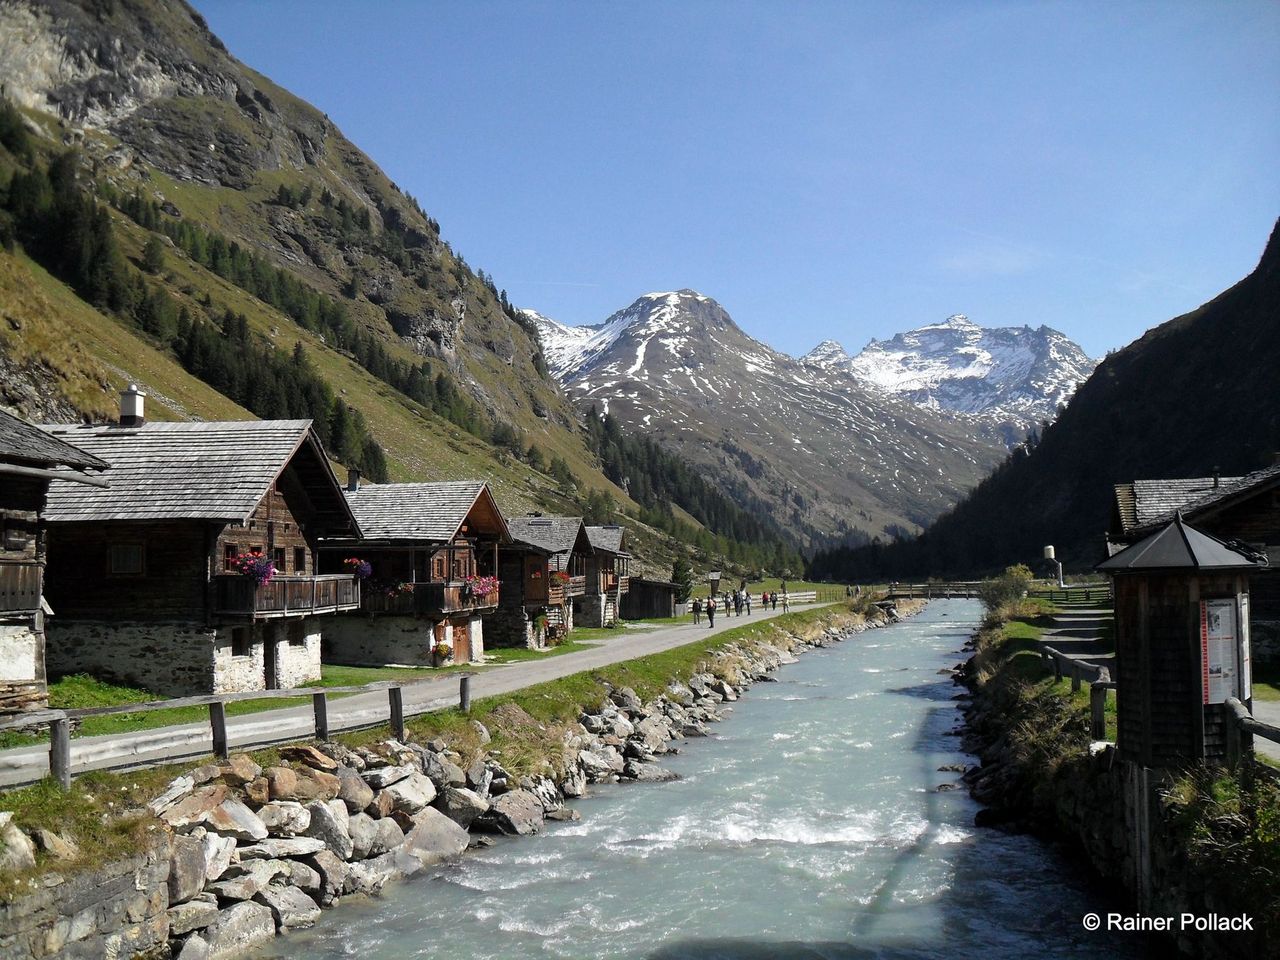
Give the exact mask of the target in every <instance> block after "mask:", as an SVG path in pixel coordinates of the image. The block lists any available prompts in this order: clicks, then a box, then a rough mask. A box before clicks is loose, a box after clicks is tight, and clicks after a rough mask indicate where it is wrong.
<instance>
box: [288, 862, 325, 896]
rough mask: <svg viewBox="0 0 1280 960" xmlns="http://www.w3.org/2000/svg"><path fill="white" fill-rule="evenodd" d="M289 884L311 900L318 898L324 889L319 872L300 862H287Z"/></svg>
mask: <svg viewBox="0 0 1280 960" xmlns="http://www.w3.org/2000/svg"><path fill="white" fill-rule="evenodd" d="M320 852H321V853H327V852H328V851H327V850H322V851H320ZM289 883H291V884H292V885H293V886H295V887H297V888H298V889H299V890H305V891H306V892H307V893H309V894H310V895H311V898H312V899H313V900H318V899H319V898H320V891H321V889H322V888H323V887H324V881H323V880H322V879H321V877H320V873H319V871H318V870H316V869H314V868H313V867H310V866H308V865H307V864H305V863H303V862H302V861H301V860H290V861H289Z"/></svg>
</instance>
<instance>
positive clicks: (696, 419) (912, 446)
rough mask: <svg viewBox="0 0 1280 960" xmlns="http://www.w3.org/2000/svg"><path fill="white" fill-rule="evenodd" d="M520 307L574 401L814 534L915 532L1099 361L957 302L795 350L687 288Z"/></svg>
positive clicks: (827, 537)
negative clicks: (890, 333)
mask: <svg viewBox="0 0 1280 960" xmlns="http://www.w3.org/2000/svg"><path fill="white" fill-rule="evenodd" d="M525 315H526V316H528V317H529V318H530V319H531V320H532V321H533V322H534V323H536V324H537V327H538V330H539V333H540V335H541V338H542V344H543V351H544V353H545V355H546V357H547V364H548V366H549V368H550V369H551V372H552V374H553V375H554V376H555V377H557V378H558V379H559V380H560V382H561V383H562V384H563V385H564V387H565V389H566V390H567V391H568V392H569V394H570V396H571V397H572V398H573V399H574V400H575V401H576V402H577V403H578V405H579V406H580V407H583V408H591V407H595V408H596V409H597V410H599V411H601V412H608V413H609V414H611V415H613V416H614V417H616V418H618V419H620V420H621V421H622V422H623V423H625V424H628V425H632V426H636V427H640V428H643V429H645V430H647V431H649V432H650V433H652V434H653V435H655V436H657V437H659V438H660V439H661V440H662V442H664V443H665V444H667V445H668V446H669V447H671V448H672V449H675V450H677V451H678V452H679V453H680V455H681V456H682V457H684V458H685V459H687V460H690V461H692V462H695V463H698V464H701V465H703V466H704V467H705V468H706V469H707V471H708V472H709V474H710V475H711V476H713V477H714V478H715V480H716V482H717V483H718V484H720V485H721V486H722V487H723V488H724V489H726V490H728V491H730V492H731V493H733V494H734V495H735V496H737V497H739V498H741V499H743V500H744V501H749V502H755V503H763V504H765V505H767V509H768V510H769V511H770V512H771V513H772V514H773V515H774V516H775V517H776V518H779V519H781V520H783V521H784V522H785V523H786V524H787V525H788V526H790V527H791V528H792V529H793V530H799V531H802V532H803V535H804V539H805V542H806V544H808V545H815V544H821V543H823V542H831V541H833V540H843V541H846V542H858V541H860V540H861V541H865V540H867V539H870V538H871V537H875V536H882V535H888V536H891V537H892V536H897V535H901V534H904V533H915V532H918V531H919V530H920V529H922V528H923V527H925V526H927V525H928V523H929V522H930V521H931V520H932V519H934V518H935V517H936V516H938V515H939V514H940V513H942V512H943V511H944V510H946V509H947V508H948V507H950V506H951V505H952V504H954V503H955V502H956V501H957V500H959V499H960V497H961V496H962V495H963V494H964V492H965V491H966V490H968V489H969V488H970V487H972V486H974V485H975V484H976V483H977V482H978V481H979V480H980V479H981V478H982V477H983V476H985V475H986V474H987V473H988V472H989V471H990V469H991V468H992V467H993V466H995V464H996V463H998V462H999V461H1000V460H1002V459H1003V458H1004V457H1005V456H1006V455H1007V454H1008V450H1009V447H1010V446H1012V445H1014V444H1017V443H1019V442H1021V441H1022V440H1023V439H1024V438H1025V437H1026V435H1027V433H1028V432H1029V431H1033V430H1036V429H1038V427H1039V425H1040V423H1041V421H1043V420H1046V419H1052V418H1053V417H1054V416H1055V414H1056V411H1057V408H1058V405H1059V404H1060V403H1063V402H1065V401H1066V400H1067V398H1069V396H1070V394H1071V393H1072V391H1073V390H1074V388H1075V386H1076V385H1077V384H1078V383H1079V382H1081V381H1083V380H1084V379H1086V378H1087V377H1088V375H1089V373H1090V371H1091V370H1092V369H1093V362H1092V361H1090V360H1089V358H1088V357H1086V356H1085V354H1084V352H1083V351H1081V350H1080V348H1079V347H1078V346H1076V345H1075V344H1074V343H1073V342H1071V341H1070V340H1068V339H1067V338H1066V337H1064V336H1063V335H1062V334H1060V333H1057V332H1056V331H1053V330H1050V329H1048V328H1047V327H1041V328H1040V329H1038V330H1032V329H1030V328H1012V329H995V330H987V329H983V328H981V327H979V326H978V325H976V324H974V323H971V322H969V321H968V320H967V319H966V318H964V317H952V318H950V319H949V320H947V321H946V322H945V323H942V324H937V325H933V326H926V327H921V328H919V329H917V330H913V331H910V332H909V333H903V334H899V335H897V336H895V337H893V338H892V339H891V340H887V341H875V340H873V341H871V343H870V344H869V345H868V346H867V348H866V349H865V350H863V351H862V352H861V353H859V354H858V355H857V356H856V357H850V356H849V355H848V354H847V353H846V352H845V351H844V349H843V348H842V347H841V346H840V345H839V344H838V343H835V342H834V341H826V342H824V343H823V344H821V345H819V346H818V347H817V348H815V349H814V350H813V351H812V352H810V353H809V354H807V355H806V356H805V357H804V358H802V359H800V360H796V359H795V358H793V357H790V356H787V355H786V354H783V353H780V352H779V351H777V350H775V349H773V348H771V347H769V346H768V345H767V344H764V343H761V342H760V341H758V340H756V339H754V338H752V337H751V336H749V335H748V334H746V333H745V332H744V331H742V330H741V329H740V328H739V327H738V326H737V325H736V324H735V323H734V322H733V320H732V318H731V317H730V316H729V314H728V313H727V312H726V311H725V309H724V308H723V307H722V306H721V305H720V304H718V303H716V302H715V301H714V300H712V299H711V298H709V297H706V296H704V295H702V294H700V293H697V292H696V291H693V290H679V291H675V292H665V293H650V294H646V295H645V296H642V297H640V298H639V299H638V300H636V301H635V302H634V303H633V304H631V306H629V307H627V308H626V309H625V310H620V311H618V312H617V313H615V314H614V315H613V316H611V317H609V318H608V319H607V320H606V321H605V322H604V323H601V324H598V325H594V326H584V327H572V326H566V325H564V324H561V323H558V322H556V321H554V320H551V319H549V318H547V317H545V316H542V315H541V314H538V313H535V312H533V311H525Z"/></svg>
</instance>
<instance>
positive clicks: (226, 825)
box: [204, 799, 267, 840]
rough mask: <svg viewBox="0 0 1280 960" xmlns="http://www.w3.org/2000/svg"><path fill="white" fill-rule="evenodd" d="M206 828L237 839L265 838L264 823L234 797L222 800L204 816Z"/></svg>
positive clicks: (265, 829)
mask: <svg viewBox="0 0 1280 960" xmlns="http://www.w3.org/2000/svg"><path fill="white" fill-rule="evenodd" d="M204 823H205V825H206V826H208V828H209V829H210V830H212V831H214V832H216V833H220V834H222V835H223V836H224V837H235V838H236V839H237V840H265V839H266V838H267V827H266V824H264V823H263V822H262V820H261V819H260V818H259V817H258V815H257V814H256V813H254V812H253V811H252V810H250V809H249V808H248V807H246V806H245V805H244V804H243V803H241V802H240V801H239V800H236V799H227V800H223V801H222V803H220V804H218V806H216V807H214V808H213V809H212V810H210V811H209V812H208V813H206V814H205V816H204Z"/></svg>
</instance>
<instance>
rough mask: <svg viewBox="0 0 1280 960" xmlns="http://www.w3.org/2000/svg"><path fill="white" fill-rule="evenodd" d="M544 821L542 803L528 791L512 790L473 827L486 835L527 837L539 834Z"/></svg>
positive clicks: (501, 797)
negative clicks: (501, 834)
mask: <svg viewBox="0 0 1280 960" xmlns="http://www.w3.org/2000/svg"><path fill="white" fill-rule="evenodd" d="M542 820H543V807H542V803H541V802H540V801H539V800H538V798H537V796H536V795H534V794H532V793H530V792H529V791H528V790H511V791H509V792H507V793H504V794H503V795H502V796H500V797H498V798H497V799H496V800H494V801H493V803H492V804H490V806H489V809H488V810H487V811H485V813H484V814H483V815H482V816H480V817H477V818H476V820H475V822H474V823H473V824H472V826H473V827H474V828H475V829H476V830H480V831H482V832H484V833H504V834H507V835H508V836H527V835H528V834H531V833H537V832H538V827H539V826H540V825H541V823H542Z"/></svg>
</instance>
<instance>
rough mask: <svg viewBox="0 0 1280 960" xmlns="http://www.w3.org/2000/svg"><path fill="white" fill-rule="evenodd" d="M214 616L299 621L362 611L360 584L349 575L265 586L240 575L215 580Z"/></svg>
mask: <svg viewBox="0 0 1280 960" xmlns="http://www.w3.org/2000/svg"><path fill="white" fill-rule="evenodd" d="M214 580H215V590H216V594H215V598H214V612H216V613H220V614H228V615H244V616H252V617H255V618H270V617H298V616H304V615H306V614H310V613H336V612H338V611H343V610H358V609H359V608H360V581H359V580H357V579H356V578H355V577H353V576H350V575H347V574H330V575H328V576H320V577H272V579H271V581H270V582H269V583H264V584H262V585H261V586H259V585H258V584H256V583H254V581H253V580H252V579H251V578H249V577H245V576H241V575H239V574H224V575H219V576H217V577H215V578H214Z"/></svg>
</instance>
